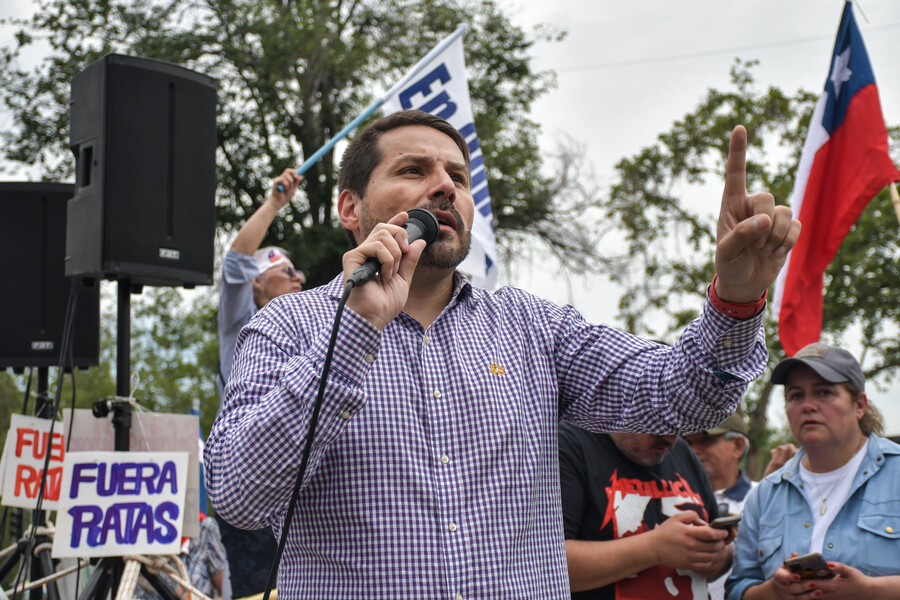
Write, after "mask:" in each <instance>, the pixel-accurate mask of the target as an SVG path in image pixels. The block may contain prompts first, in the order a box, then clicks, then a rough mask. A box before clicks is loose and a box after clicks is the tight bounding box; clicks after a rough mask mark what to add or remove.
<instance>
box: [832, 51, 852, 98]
mask: <svg viewBox="0 0 900 600" xmlns="http://www.w3.org/2000/svg"><path fill="white" fill-rule="evenodd" d="M851 75H853V71H851V70H850V48H849V47H847V49H846V50H844V51H843V52H841V53H840V54H838V55H837V56H835V57H834V66H833V67H832V68H831V76H830V77H829V79H831V81H832V82H833V83H834V99H835V100H837V99H838V98H839V97H840V96H841V85H842V84H843V83H844V82H845V81H849V80H850V76H851Z"/></svg>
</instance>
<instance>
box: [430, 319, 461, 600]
mask: <svg viewBox="0 0 900 600" xmlns="http://www.w3.org/2000/svg"><path fill="white" fill-rule="evenodd" d="M422 343H423V344H425V345H426V346H427V345H428V344H430V343H431V339H430V338H429V337H428V336H427V335H426V336H425V337H423V338H422ZM457 595H459V594H457Z"/></svg>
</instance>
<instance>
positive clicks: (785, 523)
mask: <svg viewBox="0 0 900 600" xmlns="http://www.w3.org/2000/svg"><path fill="white" fill-rule="evenodd" d="M772 382H773V383H776V384H783V385H784V390H785V411H786V413H787V419H788V423H789V424H790V427H791V431H792V432H793V434H794V437H795V438H796V439H797V441H798V442H799V445H800V451H799V452H798V453H797V454H796V455H795V456H794V457H793V458H792V459H790V460H789V461H788V462H787V463H786V464H785V465H784V466H783V467H782V468H781V469H779V470H777V471H775V472H774V473H772V474H771V475H769V476H767V477H766V478H765V479H763V480H762V481H761V482H760V483H759V485H758V486H757V487H756V488H754V490H753V491H752V492H751V493H750V495H749V496H748V498H747V501H746V504H745V505H744V516H743V520H742V521H741V526H740V530H739V532H738V537H737V541H736V542H735V559H734V570H733V571H732V574H731V577H729V579H728V582H727V583H726V590H727V596H726V597H727V599H728V600H739V599H743V600H757V599H766V600H769V599H772V598H775V599H782V598H794V599H798V598H799V599H802V598H819V597H821V596H826V597H828V598H834V599H836V600H837V599H841V598H846V599H862V598H865V599H866V600H877V599H879V598H894V599H898V598H900V445H897V444H895V443H893V442H891V441H890V440H888V439H885V438H884V437H881V436H882V429H883V425H882V420H881V415H880V413H879V412H878V410H877V409H876V408H875V407H874V406H873V405H872V404H871V402H870V401H869V399H868V397H867V396H866V393H865V378H864V376H863V372H862V368H861V367H860V365H859V362H857V360H856V359H855V358H854V357H853V355H852V354H850V352H848V351H847V350H844V349H843V348H837V347H834V346H828V345H826V344H822V343H815V344H810V345H809V346H806V347H805V348H803V349H802V350H800V351H799V352H798V353H797V354H796V355H795V356H794V357H793V358H787V359H785V360H782V361H781V362H780V363H778V365H777V366H776V367H775V369H774V371H773V372H772ZM815 553H818V554H820V555H821V558H822V559H824V561H825V564H826V565H827V569H822V568H821V565H820V564H819V565H816V563H815V560H816V559H817V558H818V557H816V556H815ZM807 554H809V555H810V556H805V555H807ZM797 555H804V556H801V557H799V560H798V557H797ZM785 561H788V563H789V564H788V565H785ZM795 563H796V564H795ZM807 563H808V564H807ZM804 564H806V566H807V567H808V568H803V567H804ZM792 565H793V566H794V570H793V571H792V570H791V569H790V568H789V567H790V566H792ZM802 574H807V575H808V574H813V575H815V577H811V578H805V577H803V576H802Z"/></svg>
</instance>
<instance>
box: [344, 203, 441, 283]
mask: <svg viewBox="0 0 900 600" xmlns="http://www.w3.org/2000/svg"><path fill="white" fill-rule="evenodd" d="M406 214H408V215H409V220H408V221H407V222H406V225H404V226H403V227H404V228H405V229H406V232H407V233H406V235H407V239H408V240H409V242H410V243H412V242H414V241H416V240H425V243H426V244H430V243H431V242H433V241H434V240H436V239H437V236H438V234H439V233H440V232H441V226H440V225H439V224H438V220H437V217H435V216H434V213H432V212H431V211H429V210H425V209H424V208H414V209H412V210H410V211H407V213H406ZM380 270H381V263H380V262H378V259H377V258H375V257H372V258H369V259H368V260H366V262H364V263H363V264H362V266H361V267H359V268H358V269H356V270H355V271H353V274H352V275H350V279H348V280H347V283H351V282H352V283H353V287H359V286H361V285H362V284H364V283H366V282H367V281H369V280H370V279H372V277H374V276H375V274H376V273H378V272H379V271H380Z"/></svg>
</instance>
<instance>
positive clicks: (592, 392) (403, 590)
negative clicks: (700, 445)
mask: <svg viewBox="0 0 900 600" xmlns="http://www.w3.org/2000/svg"><path fill="white" fill-rule="evenodd" d="M745 150H746V132H745V131H744V130H743V128H741V127H739V128H737V129H735V132H734V134H733V136H732V141H731V149H730V154H729V159H728V169H727V176H726V181H725V192H724V195H723V199H722V208H721V213H720V216H719V235H718V246H717V251H716V268H717V273H718V274H717V276H716V278H715V279H714V281H713V284H712V285H711V286H710V288H709V292H708V301H707V303H706V305H705V307H704V309H703V312H702V315H701V316H700V318H698V319H697V320H696V321H694V322H693V323H691V324H690V325H689V326H688V328H687V329H686V330H685V332H684V333H683V334H682V336H681V338H680V339H679V340H678V342H677V343H676V344H675V345H674V346H672V347H671V348H670V347H667V346H663V345H660V344H656V343H653V342H649V341H646V340H642V339H640V338H637V337H634V336H632V335H629V334H627V333H624V332H621V331H617V330H615V329H612V328H610V327H607V326H604V325H593V324H589V323H587V322H585V321H584V319H583V318H582V317H581V316H580V315H579V314H578V313H577V311H575V309H574V308H572V307H571V306H566V307H559V306H556V305H554V304H552V303H550V302H547V301H544V300H541V299H540V298H537V297H535V296H533V295H531V294H528V293H526V292H523V291H521V290H517V289H513V288H503V289H500V290H498V291H496V292H489V291H487V290H484V289H479V288H476V287H474V286H472V285H471V284H470V283H469V282H468V281H467V280H466V278H465V277H464V276H463V275H461V274H460V273H459V272H457V271H456V267H457V265H459V263H460V262H461V261H462V260H463V258H464V257H465V256H466V253H467V252H468V248H469V238H470V230H471V227H472V220H473V214H474V205H473V200H472V194H471V182H470V174H469V154H468V148H467V146H466V142H465V140H464V139H463V138H462V136H460V134H459V133H458V132H457V131H456V130H455V129H454V128H453V127H452V126H451V125H450V124H448V123H447V122H445V121H443V120H442V119H439V118H437V117H434V116H432V115H430V114H427V113H423V112H418V111H404V112H398V113H394V114H391V115H389V116H387V117H384V118H382V119H379V120H377V121H375V122H373V123H372V124H370V125H369V126H368V127H366V129H365V130H364V131H363V132H362V133H361V134H360V135H359V136H358V137H357V138H356V139H355V140H354V141H353V142H352V143H351V144H350V145H349V146H348V148H347V150H346V151H345V153H344V156H343V158H342V160H341V168H340V175H339V188H340V196H339V198H338V214H339V216H340V219H341V223H342V224H343V226H344V227H345V228H346V230H347V232H348V234H349V236H350V237H351V238H352V240H353V242H354V244H356V245H355V247H354V248H353V249H352V250H350V251H349V252H347V253H346V254H345V255H344V258H343V274H342V275H340V276H338V277H336V278H335V279H334V280H333V281H332V282H331V283H329V284H327V285H325V286H322V287H319V288H315V289H312V290H307V291H305V292H302V293H299V294H289V295H285V296H281V297H279V298H277V299H275V300H273V301H272V302H270V303H269V304H268V305H267V306H266V307H265V308H264V309H263V310H261V311H260V312H259V313H257V315H256V316H255V317H254V318H253V320H252V321H251V322H250V323H249V324H248V325H247V326H246V327H245V328H244V330H243V331H242V332H241V334H240V336H239V340H238V345H237V352H236V358H235V365H234V369H233V371H232V376H231V380H230V382H229V384H228V387H227V390H226V403H225V407H224V409H223V410H222V412H221V413H220V415H219V417H218V419H217V420H216V423H215V425H214V427H213V430H212V432H211V434H210V437H209V440H208V441H207V444H206V451H205V460H206V467H207V471H206V473H207V480H208V491H209V495H210V498H211V499H212V501H213V505H214V506H215V508H216V510H217V511H218V513H219V514H220V515H221V516H223V517H224V518H225V519H226V520H228V521H230V522H232V523H234V524H235V525H237V526H239V527H244V528H259V527H263V526H265V525H272V526H273V528H274V530H275V532H276V535H279V534H280V530H281V526H282V523H283V520H284V517H285V513H286V511H287V508H288V503H289V501H290V495H291V491H292V488H293V485H294V481H295V478H296V476H297V473H298V468H299V465H300V460H301V450H302V448H303V445H304V443H305V440H306V436H307V432H308V429H309V424H310V417H311V412H312V407H313V404H314V401H315V398H316V394H317V389H318V386H319V381H320V377H321V376H322V366H323V363H324V362H325V355H326V349H327V347H328V342H329V337H330V334H331V323H332V320H333V319H334V316H335V311H336V309H337V306H338V301H339V299H340V297H341V294H342V291H343V289H344V282H345V281H346V280H347V279H348V278H349V277H350V275H351V274H352V273H353V272H354V271H355V270H356V269H357V268H359V267H360V266H361V265H363V264H364V263H365V262H366V261H367V260H368V259H370V258H375V259H377V261H378V262H379V263H380V264H381V270H380V274H379V275H378V276H377V277H375V278H374V279H372V280H371V281H370V282H368V283H365V284H363V285H360V286H359V287H356V288H354V289H353V291H352V292H351V294H350V296H349V300H348V302H347V308H346V309H345V310H344V314H343V321H342V322H341V326H340V329H339V331H338V334H337V343H336V345H335V349H334V356H333V361H332V363H331V368H330V373H329V374H328V379H327V384H326V386H325V388H324V401H323V404H322V408H321V413H320V415H319V420H318V428H317V430H316V433H315V436H314V440H313V443H312V448H311V454H310V458H309V464H308V468H307V470H306V472H305V475H304V478H303V486H302V488H301V490H300V494H299V498H298V503H297V505H296V515H295V519H294V522H293V523H292V524H291V525H290V527H289V531H288V536H287V545H286V549H285V554H284V559H283V560H282V562H281V565H280V570H279V579H278V592H279V597H283V598H289V599H293V598H321V599H328V600H331V599H333V598H357V597H363V596H366V597H373V598H410V599H420V598H444V599H452V598H457V599H462V598H526V597H527V598H532V599H535V598H554V599H561V598H566V597H568V591H569V584H568V579H567V573H566V557H565V546H564V540H563V529H562V517H561V513H560V488H559V471H558V455H557V423H558V422H559V421H560V420H561V419H563V420H566V421H570V422H572V423H574V424H576V425H578V426H580V427H583V428H585V429H588V430H590V431H595V432H604V431H631V432H647V433H657V434H675V433H677V434H683V433H689V432H693V431H698V430H701V429H706V428H710V427H713V426H714V425H716V424H717V423H719V422H721V421H722V420H724V419H725V417H726V416H727V415H728V414H730V413H731V412H732V411H734V409H735V406H736V404H737V402H738V400H739V399H740V397H741V394H742V393H743V391H744V390H745V388H746V386H747V383H748V382H750V381H752V380H753V379H754V378H755V377H757V376H758V375H759V374H760V373H761V372H762V370H763V368H764V366H765V364H766V347H765V341H764V337H763V332H762V330H761V326H762V318H763V317H762V313H763V311H764V307H765V294H766V290H767V289H768V287H769V285H771V283H772V282H773V281H774V280H775V276H776V275H777V273H778V271H779V269H780V268H781V266H782V265H783V263H784V260H785V255H786V254H787V251H788V250H790V248H791V247H792V246H793V245H794V243H795V242H796V240H797V236H798V235H799V228H800V225H799V223H798V222H796V221H793V220H792V219H791V213H790V209H788V208H787V207H776V206H775V204H774V199H773V198H772V196H771V195H769V194H757V195H753V196H748V195H747V193H746V191H745V187H744V186H745V176H744V171H745V170H744V153H745ZM412 208H423V209H428V210H430V211H431V212H433V213H434V215H435V216H436V217H437V220H438V223H439V227H440V232H439V234H438V238H437V240H435V241H434V242H433V243H431V244H429V245H428V246H427V247H426V244H425V242H424V240H417V241H414V242H412V243H410V242H409V241H408V237H407V232H406V230H405V229H404V228H403V225H404V224H405V223H406V221H407V219H408V215H407V213H406V211H408V210H410V209H412Z"/></svg>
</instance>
